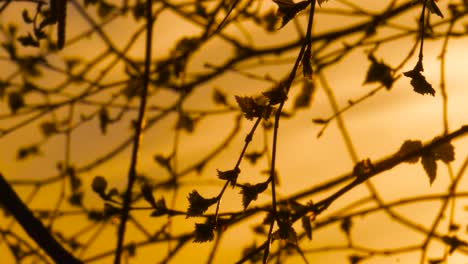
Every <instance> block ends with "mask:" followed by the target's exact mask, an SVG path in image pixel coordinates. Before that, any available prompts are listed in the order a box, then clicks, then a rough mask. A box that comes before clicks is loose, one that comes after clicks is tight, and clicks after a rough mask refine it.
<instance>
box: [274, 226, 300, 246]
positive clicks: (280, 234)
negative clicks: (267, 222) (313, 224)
mask: <svg viewBox="0 0 468 264" xmlns="http://www.w3.org/2000/svg"><path fill="white" fill-rule="evenodd" d="M278 227H279V229H278V230H276V231H275V232H274V233H273V234H272V238H273V239H282V240H287V241H288V242H289V243H292V244H296V243H297V235H296V230H294V228H293V227H292V225H291V223H290V222H289V221H278Z"/></svg>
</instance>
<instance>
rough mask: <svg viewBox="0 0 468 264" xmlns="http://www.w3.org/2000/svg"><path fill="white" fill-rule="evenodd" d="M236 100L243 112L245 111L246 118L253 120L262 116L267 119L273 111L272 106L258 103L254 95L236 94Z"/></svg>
mask: <svg viewBox="0 0 468 264" xmlns="http://www.w3.org/2000/svg"><path fill="white" fill-rule="evenodd" d="M236 102H237V104H238V105H239V107H240V109H241V111H242V113H244V116H245V118H247V119H248V120H252V119H254V118H256V117H262V118H263V119H265V120H267V119H268V117H269V116H270V114H271V112H272V108H271V106H269V105H265V104H260V103H257V102H256V101H255V99H253V98H252V97H248V96H244V97H241V96H236Z"/></svg>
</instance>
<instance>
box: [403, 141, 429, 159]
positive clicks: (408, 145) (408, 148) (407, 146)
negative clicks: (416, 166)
mask: <svg viewBox="0 0 468 264" xmlns="http://www.w3.org/2000/svg"><path fill="white" fill-rule="evenodd" d="M422 146H423V145H422V142H421V141H420V140H414V141H413V140H406V141H405V142H404V143H403V145H401V147H400V150H399V151H398V155H400V156H404V155H406V154H407V153H411V152H413V151H416V150H418V149H420V148H422ZM418 160H419V156H415V157H413V158H410V159H408V160H406V162H408V163H416V162H418Z"/></svg>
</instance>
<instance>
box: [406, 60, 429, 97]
mask: <svg viewBox="0 0 468 264" xmlns="http://www.w3.org/2000/svg"><path fill="white" fill-rule="evenodd" d="M418 64H419V63H418ZM421 71H422V66H420V67H418V65H416V67H415V68H414V69H413V70H411V71H407V72H404V73H403V75H405V76H406V77H409V78H411V85H412V86H413V90H414V91H415V92H417V93H419V94H422V95H425V94H430V95H432V96H434V95H435V90H434V88H432V85H431V84H430V83H428V82H427V81H426V77H424V75H422V74H421Z"/></svg>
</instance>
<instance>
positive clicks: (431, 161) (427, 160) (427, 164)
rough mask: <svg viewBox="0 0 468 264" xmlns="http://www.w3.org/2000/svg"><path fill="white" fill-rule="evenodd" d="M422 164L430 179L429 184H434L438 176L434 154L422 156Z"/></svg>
mask: <svg viewBox="0 0 468 264" xmlns="http://www.w3.org/2000/svg"><path fill="white" fill-rule="evenodd" d="M421 164H422V165H423V168H424V170H425V171H426V174H427V176H428V177H429V183H430V184H432V183H433V182H434V180H435V178H436V174H437V163H436V159H435V156H434V154H433V153H427V154H424V155H423V156H422V160H421Z"/></svg>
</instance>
